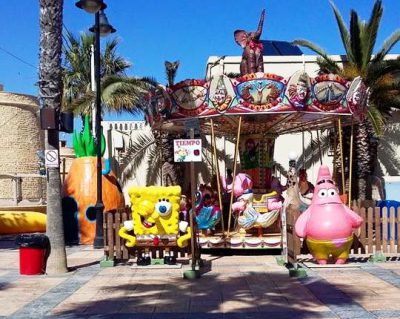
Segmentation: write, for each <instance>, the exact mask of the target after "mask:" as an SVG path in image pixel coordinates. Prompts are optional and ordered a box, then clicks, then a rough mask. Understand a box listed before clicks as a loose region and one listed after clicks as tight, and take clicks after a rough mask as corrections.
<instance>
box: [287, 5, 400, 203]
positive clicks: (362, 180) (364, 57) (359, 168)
mask: <svg viewBox="0 0 400 319" xmlns="http://www.w3.org/2000/svg"><path fill="white" fill-rule="evenodd" d="M331 7H332V9H333V12H334V15H335V18H336V22H337V24H338V27H339V31H340V36H341V39H342V42H343V46H344V48H345V51H346V57H347V61H346V62H344V63H343V66H340V65H338V64H337V63H336V62H335V61H333V60H332V59H331V58H330V57H329V56H328V54H327V53H326V52H325V51H324V50H323V49H321V48H320V47H319V46H317V45H315V44H313V43H312V42H310V41H307V40H296V41H294V42H293V43H294V44H296V45H300V46H304V47H307V48H309V49H311V50H312V51H314V52H316V53H317V54H318V55H319V56H320V57H319V58H318V60H317V62H318V64H319V67H320V72H321V73H336V74H339V75H341V76H342V77H344V78H345V79H348V80H352V79H354V78H355V77H357V76H361V77H362V78H363V80H364V81H365V83H366V84H367V86H368V87H369V88H370V90H371V95H370V98H369V110H368V119H367V120H366V121H364V122H363V123H359V124H356V125H354V141H355V145H354V161H353V167H354V174H355V177H356V180H357V184H356V185H354V186H355V187H354V191H353V193H354V194H355V196H356V198H357V197H358V198H359V199H366V198H370V196H371V189H370V187H369V186H370V185H368V179H369V177H370V176H371V175H373V174H374V168H375V167H376V161H377V149H378V136H379V135H381V133H382V129H383V127H384V123H385V117H387V116H389V115H390V112H391V109H392V108H400V97H399V94H398V93H399V90H400V85H399V84H400V82H399V70H400V60H385V57H386V55H387V54H388V53H389V52H390V50H391V49H392V48H393V46H394V45H395V44H396V43H397V42H398V41H399V40H400V30H396V31H395V32H394V33H393V34H392V35H391V36H390V37H389V38H388V39H386V40H385V41H384V43H383V45H382V47H381V48H380V49H379V50H378V51H377V53H376V54H375V55H373V50H374V47H375V44H376V39H377V34H378V30H379V26H380V20H381V18H382V15H383V7H382V1H381V0H377V1H376V2H375V5H374V8H373V10H372V13H371V17H370V19H369V20H368V22H366V21H362V20H360V19H359V17H358V14H357V13H356V12H355V11H354V10H351V16H350V28H349V29H348V28H347V27H346V25H345V23H344V21H343V18H342V16H341V14H340V12H339V11H338V9H337V8H336V6H335V5H334V4H333V2H331ZM349 130H350V128H345V130H344V132H345V134H344V136H347V137H349V136H350V134H349ZM345 142H346V143H347V145H349V144H348V140H345ZM345 150H346V151H347V152H348V151H349V147H345ZM344 155H345V158H346V159H347V161H348V158H349V156H348V153H347V154H344ZM345 166H346V165H345ZM339 167H340V166H339ZM337 172H338V173H340V170H337ZM367 186H368V187H367Z"/></svg>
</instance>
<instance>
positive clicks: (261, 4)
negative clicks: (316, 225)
mask: <svg viewBox="0 0 400 319" xmlns="http://www.w3.org/2000/svg"><path fill="white" fill-rule="evenodd" d="M75 2H76V1H73V0H65V1H64V25H65V26H66V27H67V28H68V29H69V30H70V31H71V32H73V33H76V34H78V33H79V32H80V31H85V30H87V29H88V28H89V27H90V26H92V25H93V23H94V16H93V15H89V14H87V13H85V12H84V11H82V10H79V9H78V8H77V7H75ZM105 2H106V3H107V5H108V8H107V9H106V14H107V17H108V19H109V21H110V23H111V24H112V25H113V26H114V27H115V28H116V29H117V32H116V33H115V34H114V35H115V36H118V37H119V38H120V39H121V43H120V45H119V50H118V52H119V54H120V55H122V56H124V57H125V58H127V59H128V60H129V61H130V62H132V63H133V68H131V70H130V71H129V75H136V76H153V77H155V78H156V79H157V80H158V81H160V82H163V83H165V82H166V79H165V75H164V61H165V60H169V61H175V60H180V61H181V66H180V69H179V72H178V75H177V79H176V81H180V80H183V79H186V78H203V77H204V74H205V65H206V61H207V58H208V57H209V56H210V55H217V56H218V55H241V48H240V47H239V46H238V45H237V44H236V43H235V42H234V40H233V32H234V30H236V29H245V30H254V29H256V26H257V23H258V19H259V16H260V12H261V10H262V9H264V8H265V9H266V18H265V22H264V31H263V36H262V38H263V39H271V40H285V41H292V40H294V39H298V38H304V39H308V40H311V41H313V42H314V43H317V44H319V45H320V46H321V47H323V48H324V49H326V50H327V51H328V52H329V53H330V54H341V53H343V52H344V50H343V48H342V46H341V41H340V38H339V33H338V30H337V27H336V22H335V19H334V16H333V13H332V10H331V8H330V5H329V1H327V0H326V1H325V0H303V1H298V0H285V1H282V0H241V1H233V0H213V1H212V0H204V1H189V0H164V1H149V0H134V1H132V0H118V1H115V0H114V1H112V0H106V1H105ZM374 2H375V1H373V0H336V1H335V4H336V6H337V7H338V8H339V10H340V11H341V13H342V15H343V17H344V19H345V21H346V22H347V21H349V16H350V9H355V10H356V11H357V12H358V13H359V15H360V16H361V18H363V19H368V18H369V16H370V12H371V9H372V7H373V4H374ZM17 4H18V6H17ZM383 6H384V15H383V19H382V23H381V29H380V32H379V34H378V41H377V43H378V47H380V45H381V44H382V43H383V40H384V39H386V38H387V37H388V36H389V35H390V34H391V33H392V32H393V31H394V30H395V29H397V28H399V27H400V23H399V21H400V20H399V15H400V1H399V0H383ZM0 17H1V22H2V27H1V28H0V83H2V84H3V85H4V88H5V90H6V91H9V92H16V93H25V94H31V95H37V91H38V90H37V87H36V86H35V83H36V81H37V77H38V76H37V69H35V67H37V65H38V63H39V0H19V1H17V2H15V3H14V2H10V1H4V0H3V1H0ZM105 41H107V38H105V39H104V38H103V39H102V42H103V43H104V42H105ZM5 51H7V52H8V53H6V52H5ZM391 53H400V46H399V45H397V46H396V47H395V48H394V49H393V50H392V52H391ZM11 55H14V56H16V57H13V56H11ZM19 59H21V60H23V61H24V62H26V63H24V62H21V61H20V60H19ZM266 71H267V70H266ZM107 117H108V118H109V119H110V118H116V116H111V117H110V116H107ZM124 119H128V118H127V117H126V116H124Z"/></svg>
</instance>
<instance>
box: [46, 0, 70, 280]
mask: <svg viewBox="0 0 400 319" xmlns="http://www.w3.org/2000/svg"><path fill="white" fill-rule="evenodd" d="M62 11H63V0H40V64H39V78H40V79H39V91H40V99H41V101H42V107H44V108H52V109H55V110H57V111H59V110H60V108H61V96H62V77H61V74H62V72H61V44H62V41H61V39H62V37H61V32H62ZM46 137H47V138H46V149H47V150H57V151H58V150H59V144H58V143H59V137H58V130H48V131H47V136H46ZM47 180H48V182H47V236H48V237H49V239H50V245H51V253H50V257H49V259H48V262H47V272H48V273H65V272H67V257H66V252H65V243H64V230H63V219H62V213H61V196H60V195H61V189H60V188H61V180H60V168H59V167H51V168H48V170H47Z"/></svg>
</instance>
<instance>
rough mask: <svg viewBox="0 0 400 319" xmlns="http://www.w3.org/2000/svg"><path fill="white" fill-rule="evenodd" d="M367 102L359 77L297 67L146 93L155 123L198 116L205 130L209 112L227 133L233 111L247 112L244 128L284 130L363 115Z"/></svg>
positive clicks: (176, 126) (231, 126)
mask: <svg viewBox="0 0 400 319" xmlns="http://www.w3.org/2000/svg"><path fill="white" fill-rule="evenodd" d="M367 102H368V89H367V87H366V85H365V84H364V83H363V81H362V79H361V78H359V77H358V78H356V79H354V80H353V81H351V82H350V81H347V80H345V79H343V78H341V77H340V76H338V75H335V74H323V75H319V76H317V77H315V78H312V77H310V76H309V75H308V74H307V73H305V72H304V71H297V72H295V73H294V74H293V75H292V76H291V77H289V78H284V77H282V76H279V75H275V74H269V73H263V72H257V73H252V74H246V75H244V76H241V77H238V78H229V77H227V76H226V75H218V76H215V77H214V78H213V79H212V80H211V81H205V80H193V79H191V80H185V81H182V82H179V83H177V84H176V85H174V86H171V87H169V88H167V89H164V88H162V87H158V88H157V89H156V90H155V91H153V92H152V94H151V98H149V99H147V103H148V105H147V106H148V107H147V109H148V115H149V117H150V119H151V124H152V125H153V126H165V125H166V124H168V123H173V125H170V127H172V126H173V128H174V129H179V127H181V128H182V129H183V127H184V124H183V123H180V122H184V121H185V120H189V119H193V118H197V119H199V120H200V125H201V126H202V128H204V129H205V130H206V132H207V131H208V129H209V124H207V119H208V118H210V117H213V119H214V123H216V124H215V125H216V129H217V131H218V130H219V131H221V132H222V133H226V134H228V135H229V134H230V133H232V134H234V131H235V125H237V122H238V120H237V116H240V115H246V116H245V117H244V118H243V121H242V126H243V129H242V131H243V132H248V133H260V132H263V133H276V134H283V133H292V132H299V131H303V130H314V129H323V128H325V127H327V126H332V121H334V120H335V119H337V116H343V117H344V120H343V121H344V124H346V123H350V122H351V118H352V116H353V118H354V119H356V120H358V121H363V120H364V119H365V114H366V112H367V104H368V103H367ZM346 121H347V122H346ZM179 123H180V124H179ZM165 127H168V125H166V126H165Z"/></svg>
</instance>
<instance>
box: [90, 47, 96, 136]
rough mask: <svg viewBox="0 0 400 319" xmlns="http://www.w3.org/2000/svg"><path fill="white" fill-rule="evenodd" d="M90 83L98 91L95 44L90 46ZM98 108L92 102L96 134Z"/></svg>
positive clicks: (93, 124) (93, 89)
mask: <svg viewBox="0 0 400 319" xmlns="http://www.w3.org/2000/svg"><path fill="white" fill-rule="evenodd" d="M90 83H91V89H92V91H93V92H96V81H95V72H94V45H93V44H92V45H91V46H90ZM95 118H96V108H95V103H94V102H93V103H92V134H93V136H95V135H96V121H95V120H94V119H95Z"/></svg>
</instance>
